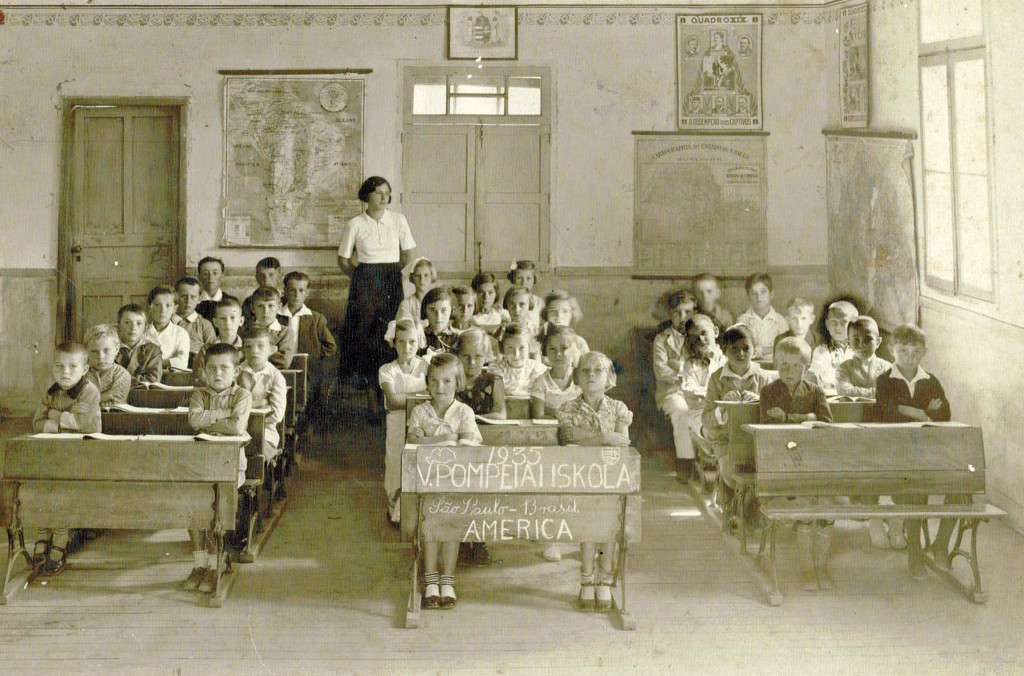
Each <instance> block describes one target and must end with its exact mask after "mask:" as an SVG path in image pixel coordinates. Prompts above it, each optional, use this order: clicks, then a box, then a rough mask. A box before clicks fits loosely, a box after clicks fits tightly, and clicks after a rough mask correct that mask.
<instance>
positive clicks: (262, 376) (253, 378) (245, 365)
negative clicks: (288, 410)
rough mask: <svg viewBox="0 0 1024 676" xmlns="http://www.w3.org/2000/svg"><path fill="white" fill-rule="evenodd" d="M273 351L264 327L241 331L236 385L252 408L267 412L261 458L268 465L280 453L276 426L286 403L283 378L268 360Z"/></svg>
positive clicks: (282, 416)
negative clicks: (248, 395) (241, 358)
mask: <svg viewBox="0 0 1024 676" xmlns="http://www.w3.org/2000/svg"><path fill="white" fill-rule="evenodd" d="M274 350H275V347H274V344H273V343H272V342H271V338H270V331H268V330H267V329H266V328H265V327H262V326H256V325H255V324H254V325H252V326H247V327H246V328H245V331H243V332H242V354H243V355H244V356H245V361H243V362H242V365H241V366H240V367H239V370H238V384H239V386H241V387H244V388H245V389H247V390H248V391H249V392H250V393H252V406H253V408H269V409H270V413H268V414H267V416H266V428H265V429H264V432H263V459H264V460H265V461H266V462H268V463H269V462H271V461H272V460H273V459H274V458H275V457H277V455H278V454H279V453H280V452H281V449H280V441H281V435H280V434H279V433H278V430H277V426H278V424H279V423H280V422H281V421H282V420H284V411H285V406H286V405H287V403H288V385H287V383H285V381H284V375H283V374H282V373H281V372H280V371H278V370H277V369H276V368H275V367H274V365H273V364H271V363H270V361H269V360H270V355H271V353H273V352H274Z"/></svg>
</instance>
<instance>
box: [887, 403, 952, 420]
mask: <svg viewBox="0 0 1024 676" xmlns="http://www.w3.org/2000/svg"><path fill="white" fill-rule="evenodd" d="M935 401H938V400H937V399H936V400H935ZM935 401H933V402H932V404H934V403H935ZM940 406H941V403H940ZM896 410H897V411H899V413H900V415H904V416H906V417H908V418H910V419H911V420H917V421H918V422H928V421H929V420H931V418H929V417H928V414H927V413H925V412H924V411H923V410H921V409H919V408H914V407H913V406H906V405H905V404H901V405H899V406H897V407H896ZM928 410H929V411H930V410H932V407H931V404H929V405H928Z"/></svg>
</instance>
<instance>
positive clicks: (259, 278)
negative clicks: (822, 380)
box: [242, 256, 286, 324]
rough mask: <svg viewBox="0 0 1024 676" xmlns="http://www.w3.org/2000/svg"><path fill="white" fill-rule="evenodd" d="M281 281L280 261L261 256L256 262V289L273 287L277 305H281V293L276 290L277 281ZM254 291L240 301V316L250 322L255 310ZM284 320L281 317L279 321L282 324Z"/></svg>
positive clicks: (253, 317) (271, 257) (282, 301)
mask: <svg viewBox="0 0 1024 676" xmlns="http://www.w3.org/2000/svg"><path fill="white" fill-rule="evenodd" d="M280 281H281V261H279V260H277V259H276V258H274V257H273V256H267V257H266V258H261V259H260V260H259V262H258V263H256V291H259V290H260V289H273V290H274V291H275V292H276V293H277V298H278V305H279V307H280V306H283V305H284V300H283V295H282V294H281V292H280V291H278V290H277V285H278V282H280ZM255 295H256V293H255V291H254V292H253V293H251V294H250V295H249V297H248V298H246V299H245V301H244V302H243V303H242V316H243V317H245V320H246V321H247V322H249V323H250V324H251V323H252V321H253V320H254V319H255V318H256V312H255V310H254V309H253V302H254V301H255V299H254V298H253V296H255ZM285 322H286V320H284V319H282V320H281V323H282V324H284V323H285Z"/></svg>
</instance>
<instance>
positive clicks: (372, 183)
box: [359, 176, 391, 204]
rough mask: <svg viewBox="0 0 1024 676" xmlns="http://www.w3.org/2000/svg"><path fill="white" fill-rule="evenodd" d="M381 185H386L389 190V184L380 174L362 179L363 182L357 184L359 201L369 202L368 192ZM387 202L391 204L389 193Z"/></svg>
mask: <svg viewBox="0 0 1024 676" xmlns="http://www.w3.org/2000/svg"><path fill="white" fill-rule="evenodd" d="M382 185H386V186H387V187H388V190H389V191H390V190H391V184H390V183H388V180H387V179H386V178H381V177H380V176H371V177H370V178H368V179H366V180H365V181H363V184H362V185H361V186H359V201H360V202H369V201H370V193H372V192H373V191H374V190H376V189H377V188H379V187H380V186H382ZM388 204H391V195H388Z"/></svg>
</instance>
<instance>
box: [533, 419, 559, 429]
mask: <svg viewBox="0 0 1024 676" xmlns="http://www.w3.org/2000/svg"><path fill="white" fill-rule="evenodd" d="M530 422H532V423H533V424H534V425H553V426H555V427H557V426H558V421H557V420H552V419H551V418H534V419H533V420H531V421H530Z"/></svg>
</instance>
